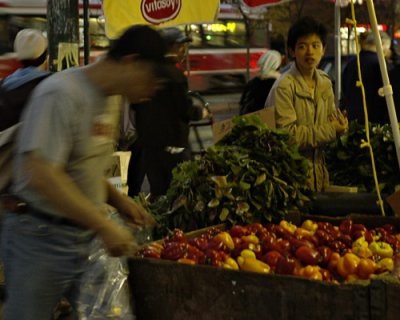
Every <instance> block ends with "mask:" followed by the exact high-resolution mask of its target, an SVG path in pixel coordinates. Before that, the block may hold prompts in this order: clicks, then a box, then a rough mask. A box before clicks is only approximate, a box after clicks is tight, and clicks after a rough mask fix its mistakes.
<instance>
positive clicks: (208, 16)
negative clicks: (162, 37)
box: [103, 0, 219, 39]
mask: <svg viewBox="0 0 400 320" xmlns="http://www.w3.org/2000/svg"><path fill="white" fill-rule="evenodd" d="M103 10H104V16H105V19H106V35H107V37H109V38H110V39H115V38H118V36H119V35H120V34H121V33H122V32H123V31H124V30H125V29H126V28H128V27H130V26H132V25H135V24H151V25H154V26H157V27H164V26H172V25H180V24H189V23H208V22H213V21H216V20H217V18H218V14H219V0H104V2H103Z"/></svg>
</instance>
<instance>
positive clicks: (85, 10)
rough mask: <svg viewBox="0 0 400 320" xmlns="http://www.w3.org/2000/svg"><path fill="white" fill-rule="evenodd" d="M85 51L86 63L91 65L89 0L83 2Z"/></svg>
mask: <svg viewBox="0 0 400 320" xmlns="http://www.w3.org/2000/svg"><path fill="white" fill-rule="evenodd" d="M83 49H84V63H85V65H86V64H89V63H90V37H89V0H83Z"/></svg>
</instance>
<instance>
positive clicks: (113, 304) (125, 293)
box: [77, 239, 135, 320]
mask: <svg viewBox="0 0 400 320" xmlns="http://www.w3.org/2000/svg"><path fill="white" fill-rule="evenodd" d="M91 252H92V254H91V255H90V257H89V262H88V263H89V264H90V266H89V268H88V272H87V273H86V274H85V275H84V276H83V279H82V285H81V292H80V296H79V299H78V305H77V309H78V313H79V319H81V320H100V319H123V320H134V319H135V316H134V315H133V312H132V308H131V296H130V291H129V285H128V267H127V261H126V259H125V258H115V257H110V256H109V255H108V254H107V251H106V250H105V249H104V247H103V244H102V241H101V240H100V239H97V240H95V241H94V242H93V248H92V250H91Z"/></svg>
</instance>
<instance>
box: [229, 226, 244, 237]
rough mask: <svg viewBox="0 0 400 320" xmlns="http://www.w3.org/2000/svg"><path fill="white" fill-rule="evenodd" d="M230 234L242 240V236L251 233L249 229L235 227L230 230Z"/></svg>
mask: <svg viewBox="0 0 400 320" xmlns="http://www.w3.org/2000/svg"><path fill="white" fill-rule="evenodd" d="M229 234H230V235H231V236H232V237H238V238H240V237H242V236H245V235H247V234H249V232H248V230H247V228H245V227H243V226H239V225H235V226H233V227H232V228H231V229H230V230H229Z"/></svg>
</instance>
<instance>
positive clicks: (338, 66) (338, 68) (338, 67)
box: [335, 1, 342, 107]
mask: <svg viewBox="0 0 400 320" xmlns="http://www.w3.org/2000/svg"><path fill="white" fill-rule="evenodd" d="M335 57H336V59H335V79H336V81H335V103H336V107H339V101H340V99H341V96H342V48H341V37H340V1H336V4H335Z"/></svg>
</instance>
